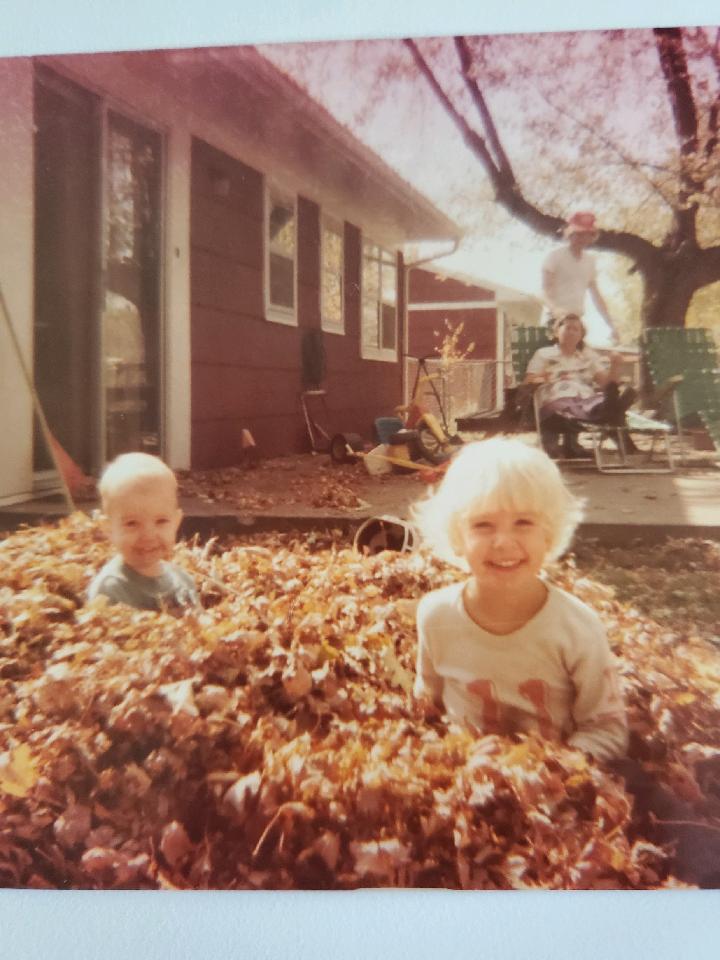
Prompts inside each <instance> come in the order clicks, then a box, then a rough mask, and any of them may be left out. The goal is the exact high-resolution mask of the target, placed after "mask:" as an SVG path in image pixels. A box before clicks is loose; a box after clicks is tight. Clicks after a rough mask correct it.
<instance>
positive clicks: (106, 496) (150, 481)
mask: <svg viewBox="0 0 720 960" xmlns="http://www.w3.org/2000/svg"><path fill="white" fill-rule="evenodd" d="M158 483H169V484H171V485H172V490H173V493H174V494H175V495H177V479H176V478H175V474H174V473H173V472H172V470H171V469H170V467H168V465H167V464H166V463H163V461H162V460H161V459H160V458H159V457H153V456H152V455H151V454H149V453H121V454H120V456H119V457H116V458H115V459H114V460H113V461H112V463H109V464H108V465H107V467H105V470H104V471H103V474H102V476H101V477H100V483H99V484H98V491H99V493H100V499H101V501H102V507H103V510H104V511H105V513H107V511H108V509H109V506H110V504H111V501H112V500H113V498H114V497H117V496H119V495H122V494H124V493H127V492H128V491H129V490H133V491H137V490H139V489H143V488H144V489H147V488H148V487H152V486H155V485H156V484H158Z"/></svg>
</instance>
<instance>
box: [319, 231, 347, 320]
mask: <svg viewBox="0 0 720 960" xmlns="http://www.w3.org/2000/svg"><path fill="white" fill-rule="evenodd" d="M326 232H328V233H334V234H337V236H339V237H340V319H339V320H335V319H334V318H330V317H328V316H327V310H326V304H325V297H324V296H323V291H324V289H325V285H324V283H323V280H324V276H325V233H326ZM320 326H321V328H322V330H324V331H325V332H326V333H337V334H340V335H341V336H343V335H344V334H345V230H344V224H343V223H342V222H341V221H339V220H336V219H335V218H333V217H330V216H328V215H327V214H324V213H323V214H321V216H320Z"/></svg>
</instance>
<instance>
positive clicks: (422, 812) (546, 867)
mask: <svg viewBox="0 0 720 960" xmlns="http://www.w3.org/2000/svg"><path fill="white" fill-rule="evenodd" d="M707 549H708V550H709V551H712V550H715V548H713V547H711V546H710V545H708V547H707ZM106 556H107V546H106V544H105V542H104V541H103V539H102V537H101V535H100V533H99V530H98V528H97V527H96V525H95V524H93V522H91V521H89V520H88V519H86V518H85V517H83V516H81V515H75V516H74V517H72V518H70V519H68V520H66V521H64V522H62V523H61V524H60V525H59V526H57V527H42V528H37V529H31V530H25V531H21V532H19V533H17V534H14V535H13V536H11V537H9V538H7V539H6V540H4V541H3V542H2V543H0V884H2V885H5V886H29V887H51V888H122V887H131V888H136V887H139V888H148V887H150V888H154V887H169V888H195V889H200V888H228V889H258V888H259V889H289V888H351V887H358V886H414V887H450V888H501V889H504V888H518V887H530V888H533V887H542V888H565V889H575V888H587V887H592V888H606V889H607V888H610V889H613V888H633V887H635V888H637V887H641V888H644V887H655V886H663V885H674V884H677V883H678V882H679V881H677V880H676V879H675V878H676V876H677V873H676V872H675V871H674V869H673V857H672V849H671V848H668V847H667V846H665V847H663V846H661V845H659V844H658V842H657V838H656V837H655V836H654V835H653V834H652V822H651V821H650V820H648V818H647V816H645V817H641V816H640V814H639V813H638V811H637V810H634V809H633V801H631V799H630V798H629V796H628V794H627V793H626V792H625V789H624V787H623V784H622V782H621V781H620V780H619V779H618V778H617V777H616V776H613V775H611V774H610V773H609V772H608V771H605V770H603V769H601V768H600V767H598V766H596V765H593V764H591V763H589V762H588V761H587V760H586V758H585V757H584V756H583V755H582V754H580V753H578V752H575V751H571V750H567V749H564V748H562V747H559V746H557V745H552V744H546V743H543V742H541V741H539V740H536V739H533V738H517V739H515V740H510V739H505V738H501V737H497V736H487V737H483V738H479V739H473V738H472V737H471V736H469V735H468V734H467V733H466V732H465V731H464V730H461V729H460V728H458V727H455V726H452V725H450V724H448V723H447V722H446V721H444V720H441V719H440V720H433V721H430V720H426V719H425V718H424V717H422V716H421V715H420V714H419V712H418V710H417V707H416V706H415V705H414V704H413V701H412V698H411V696H410V691H411V687H412V680H413V664H414V653H415V635H414V601H415V600H416V599H417V598H419V597H420V596H421V595H422V594H423V593H425V592H426V591H427V590H429V589H432V588H433V587H436V586H440V585H442V584H443V583H446V582H449V580H451V579H453V578H455V577H456V576H457V574H456V573H455V572H453V571H451V570H449V569H448V568H445V567H443V566H441V565H439V564H438V563H436V562H435V561H433V560H432V559H430V558H429V557H428V556H426V555H424V554H423V553H412V554H390V553H384V554H380V555H378V556H376V557H360V556H358V555H357V554H356V553H354V552H353V551H352V550H351V549H350V548H349V547H348V546H347V544H346V543H345V542H344V541H343V540H342V539H341V537H340V534H337V535H332V534H327V535H325V534H323V535H321V534H310V535H307V536H304V537H303V538H302V539H293V538H291V537H290V536H281V535H276V536H272V537H270V536H266V537H263V538H257V537H256V538H253V539H249V540H246V541H245V542H244V543H238V544H236V545H234V546H227V547H223V548H221V547H220V546H219V545H218V544H213V543H209V544H205V545H202V544H197V545H191V546H187V545H183V546H180V547H179V548H178V557H177V560H178V562H179V563H181V564H182V565H183V566H185V567H186V568H187V569H189V570H191V571H192V572H193V573H194V574H195V576H196V578H197V580H198V582H199V584H200V585H201V588H202V595H203V608H202V609H200V610H197V611H195V612H191V613H187V614H186V615H185V616H184V617H182V618H179V619H175V618H173V617H171V616H169V615H165V614H151V613H142V612H138V611H133V610H131V609H129V608H125V607H121V606H117V607H109V606H106V605H104V604H103V602H102V601H98V602H96V603H94V604H92V605H85V604H84V603H83V592H84V590H85V587H86V584H87V582H88V581H89V579H90V577H91V575H92V573H93V572H94V571H95V570H97V569H98V567H99V566H100V565H101V563H102V562H103V561H104V559H105V558H106ZM713 556H716V553H715V554H713ZM556 579H557V580H558V582H559V583H560V585H561V586H564V587H566V588H570V589H572V590H573V591H574V592H575V593H576V594H577V595H579V596H580V597H581V598H582V599H584V600H586V601H587V602H589V603H591V604H592V605H593V606H594V607H595V608H596V609H598V611H599V612H600V614H601V616H602V617H603V619H604V621H605V623H606V624H607V627H608V630H609V634H610V638H611V642H612V644H613V647H614V649H615V650H616V652H617V653H618V654H619V655H620V656H621V665H622V672H623V675H624V678H625V685H626V692H627V697H628V701H629V705H630V716H631V723H632V729H633V736H632V751H633V754H634V756H635V757H636V758H637V759H638V760H639V761H641V763H642V765H643V769H645V770H646V771H649V773H650V775H651V776H653V777H654V778H655V779H656V781H657V782H658V783H659V784H665V786H666V787H667V788H668V789H669V790H671V791H673V792H674V793H675V794H678V793H679V794H680V795H682V796H683V797H685V798H686V799H687V801H688V803H690V804H691V805H692V809H693V811H694V815H695V816H696V817H697V820H698V823H701V824H705V825H707V828H708V829H710V830H715V829H718V826H715V824H720V821H718V820H717V814H718V805H719V804H720V796H719V794H720V791H718V784H719V783H720V778H716V779H715V780H713V779H712V777H710V779H708V777H707V776H705V779H703V778H702V777H701V776H700V775H699V771H701V770H702V771H707V769H708V764H710V765H712V764H714V763H718V762H720V761H718V758H719V757H720V695H718V692H717V691H718V680H720V654H719V653H718V652H717V651H716V649H715V648H714V647H713V646H712V644H711V643H709V642H708V641H707V640H706V639H705V638H703V637H700V636H692V635H691V634H690V633H689V632H688V631H685V632H680V633H678V632H677V631H673V630H670V629H668V628H667V627H666V626H663V627H659V626H658V625H657V624H655V623H654V622H653V621H652V619H650V618H648V617H647V616H646V615H645V614H643V613H641V612H639V611H637V610H634V609H632V608H631V607H630V606H629V605H628V604H627V603H620V602H618V601H616V600H615V599H614V598H613V595H612V591H610V590H609V589H608V588H606V587H603V586H601V585H600V584H598V583H595V582H593V581H590V580H587V579H583V578H582V577H581V576H580V575H579V573H578V572H577V571H576V570H575V569H574V568H573V566H572V565H566V566H565V567H564V568H563V569H561V570H558V571H556ZM712 769H716V768H712ZM703 776H704V774H703ZM685 879H688V880H690V882H692V877H689V878H688V877H685Z"/></svg>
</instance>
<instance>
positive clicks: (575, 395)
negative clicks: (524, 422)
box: [525, 313, 637, 458]
mask: <svg viewBox="0 0 720 960" xmlns="http://www.w3.org/2000/svg"><path fill="white" fill-rule="evenodd" d="M554 334H555V337H556V340H557V342H556V343H554V344H553V345H552V346H549V347H541V348H540V349H539V350H537V351H536V352H535V354H534V356H533V357H532V359H531V360H530V363H529V364H528V367H527V375H526V379H525V382H526V383H530V384H537V385H538V386H537V391H538V393H537V399H538V403H539V411H540V436H541V440H542V444H543V447H544V448H545V450H546V452H547V453H548V454H549V455H550V456H551V457H555V458H557V457H560V456H565V457H574V458H577V457H590V456H591V454H590V452H589V451H587V450H585V449H584V448H583V447H582V446H581V445H580V444H579V443H578V441H577V435H578V433H579V432H580V430H581V426H580V423H579V421H582V420H584V421H589V422H591V423H603V424H610V425H612V426H617V427H621V426H623V425H624V423H625V413H626V411H627V409H628V407H629V406H630V405H631V404H632V402H633V401H634V400H635V398H636V396H637V394H636V392H635V390H633V389H632V387H629V388H627V389H626V390H625V391H623V393H620V389H619V387H618V380H619V378H620V364H621V362H622V358H621V357H620V355H619V354H613V355H612V356H611V358H610V364H609V366H608V365H607V364H605V363H604V361H603V360H602V358H601V357H600V355H599V354H598V353H596V352H595V351H594V350H592V349H591V348H590V347H586V346H585V342H584V338H585V326H584V325H583V322H582V320H581V319H580V317H578V316H577V315H576V314H573V313H570V314H567V315H566V316H564V317H562V318H561V319H560V320H558V321H557V322H556V324H555V327H554ZM560 435H562V437H563V446H562V448H561V446H560V440H559V438H560ZM625 447H626V450H628V451H629V452H633V451H634V450H635V449H636V447H635V445H634V443H633V442H632V439H631V438H630V437H629V436H628V437H626V439H625Z"/></svg>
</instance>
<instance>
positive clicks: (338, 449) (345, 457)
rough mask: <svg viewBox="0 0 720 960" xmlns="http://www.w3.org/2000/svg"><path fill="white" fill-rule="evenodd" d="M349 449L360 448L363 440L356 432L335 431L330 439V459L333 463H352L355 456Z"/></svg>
mask: <svg viewBox="0 0 720 960" xmlns="http://www.w3.org/2000/svg"><path fill="white" fill-rule="evenodd" d="M348 447H349V448H350V451H356V450H362V449H363V441H362V437H361V436H360V434H358V433H336V434H335V436H334V437H333V438H332V439H331V441H330V449H329V453H330V459H331V460H332V462H333V463H352V462H353V461H354V460H355V457H354V456H353V455H352V453H351V452H350V451H349V450H348Z"/></svg>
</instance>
